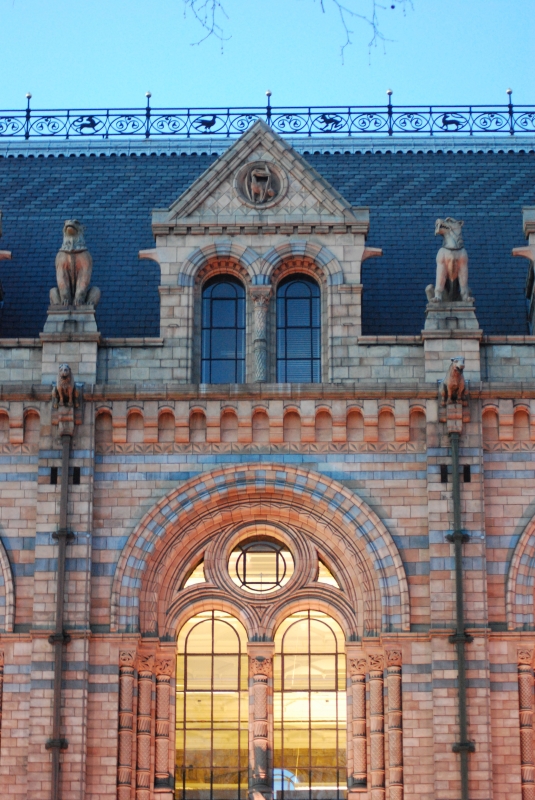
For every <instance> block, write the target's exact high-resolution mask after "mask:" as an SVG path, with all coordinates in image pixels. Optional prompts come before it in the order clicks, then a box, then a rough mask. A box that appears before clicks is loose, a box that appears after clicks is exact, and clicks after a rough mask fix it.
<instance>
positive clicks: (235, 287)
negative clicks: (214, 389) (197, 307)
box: [201, 275, 245, 383]
mask: <svg viewBox="0 0 535 800" xmlns="http://www.w3.org/2000/svg"><path fill="white" fill-rule="evenodd" d="M201 350H202V355H201V383H243V382H244V380H245V289H244V288H243V285H242V284H241V283H240V281H239V280H237V279H236V278H233V277H231V276H229V275H225V276H221V275H218V276H217V277H215V278H212V279H211V280H209V281H208V282H207V283H206V284H205V285H204V288H203V292H202V344H201Z"/></svg>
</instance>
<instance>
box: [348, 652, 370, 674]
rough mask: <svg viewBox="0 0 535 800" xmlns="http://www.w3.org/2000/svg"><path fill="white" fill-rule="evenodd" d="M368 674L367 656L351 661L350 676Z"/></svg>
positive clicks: (351, 659)
mask: <svg viewBox="0 0 535 800" xmlns="http://www.w3.org/2000/svg"><path fill="white" fill-rule="evenodd" d="M365 673H366V656H361V657H360V658H350V659H349V674H350V675H364V674H365Z"/></svg>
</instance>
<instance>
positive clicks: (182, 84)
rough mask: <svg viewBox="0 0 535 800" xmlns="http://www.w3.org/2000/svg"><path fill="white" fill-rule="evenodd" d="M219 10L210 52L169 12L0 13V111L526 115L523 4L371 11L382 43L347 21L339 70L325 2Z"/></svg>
mask: <svg viewBox="0 0 535 800" xmlns="http://www.w3.org/2000/svg"><path fill="white" fill-rule="evenodd" d="M346 1H347V3H348V4H353V7H355V8H358V9H360V10H363V11H366V10H367V9H368V8H369V7H370V3H369V0H346ZM380 1H381V0H380ZM222 2H223V3H224V5H225V8H226V10H227V12H228V16H229V19H228V20H227V21H226V22H225V26H226V33H227V35H228V36H230V38H229V39H228V40H227V41H225V43H224V45H223V48H222V47H221V43H220V42H218V41H217V40H214V39H212V40H209V41H206V42H204V43H203V44H201V45H194V44H192V43H194V42H196V41H197V40H198V39H199V38H200V37H201V35H202V32H201V30H200V28H199V27H198V24H197V23H196V22H195V20H194V19H193V17H192V15H191V14H187V15H186V17H185V18H184V5H183V0H0V42H1V54H2V57H1V62H0V63H1V68H0V69H1V74H0V107H1V108H4V109H5V108H21V107H22V106H24V104H25V97H24V96H25V94H26V92H27V91H31V92H32V94H33V100H32V105H33V106H34V107H35V108H39V107H40V108H67V107H78V108H81V107H82V108H84V107H85V108H90V107H93V108H95V107H99V108H100V107H106V106H110V107H119V106H121V107H125V106H136V107H138V106H142V105H143V104H144V102H145V92H146V91H147V90H148V89H149V90H150V91H152V95H153V97H152V104H153V105H154V106H160V107H164V106H167V107H169V106H171V107H174V106H204V107H210V106H226V105H230V106H251V105H254V106H256V105H263V104H264V102H265V90H266V89H271V90H272V92H273V98H272V102H273V105H309V104H310V105H343V104H354V105H360V104H373V105H379V104H383V103H385V102H386V96H385V91H386V89H387V88H392V90H393V91H394V96H393V100H394V102H395V103H398V104H429V103H434V104H448V103H450V104H453V103H461V104H464V103H473V104H481V103H504V102H506V94H505V90H506V89H507V88H508V87H509V86H510V87H512V88H513V90H514V101H515V102H516V103H523V104H535V91H534V86H535V59H534V56H535V0H446V2H444V0H413V10H411V9H410V8H407V10H406V11H405V12H404V11H403V8H402V7H401V6H400V5H399V0H384V5H385V9H384V10H383V11H381V12H380V16H379V19H380V25H381V30H382V32H383V34H384V35H385V36H386V37H387V38H388V39H390V40H391V41H387V42H386V43H385V45H384V46H383V45H382V44H379V46H377V47H374V48H371V50H370V49H369V47H368V42H369V39H370V30H369V28H368V27H367V26H366V25H365V24H364V23H362V22H358V21H357V20H355V21H354V22H353V23H352V28H353V30H354V37H353V38H354V44H353V45H352V46H351V47H349V48H347V49H346V51H345V59H344V63H342V60H341V58H340V45H341V44H342V43H343V41H344V32H343V29H342V27H341V25H340V22H339V19H338V17H337V14H336V11H335V8H334V6H333V5H332V0H324V3H325V8H326V13H325V14H322V12H321V7H320V4H319V0H222ZM392 4H394V5H395V6H396V7H395V8H394V9H392V8H391V7H390V6H391V5H392Z"/></svg>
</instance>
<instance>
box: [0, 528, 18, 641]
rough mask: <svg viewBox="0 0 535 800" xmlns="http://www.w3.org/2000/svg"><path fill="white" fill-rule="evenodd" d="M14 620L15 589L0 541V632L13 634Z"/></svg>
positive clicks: (9, 565)
mask: <svg viewBox="0 0 535 800" xmlns="http://www.w3.org/2000/svg"><path fill="white" fill-rule="evenodd" d="M14 618H15V589H14V584H13V574H12V572H11V564H10V563H9V559H8V557H7V552H6V549H5V547H4V543H3V542H2V541H1V539H0V630H1V631H2V632H3V633H13V623H14Z"/></svg>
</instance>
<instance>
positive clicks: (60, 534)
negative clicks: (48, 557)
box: [52, 528, 74, 542]
mask: <svg viewBox="0 0 535 800" xmlns="http://www.w3.org/2000/svg"><path fill="white" fill-rule="evenodd" d="M63 536H64V537H65V541H66V542H73V541H74V533H73V532H72V531H67V530H64V529H63V528H60V529H59V531H54V532H53V534H52V538H53V539H55V540H56V542H59V540H60V539H61V538H62V537H63Z"/></svg>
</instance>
